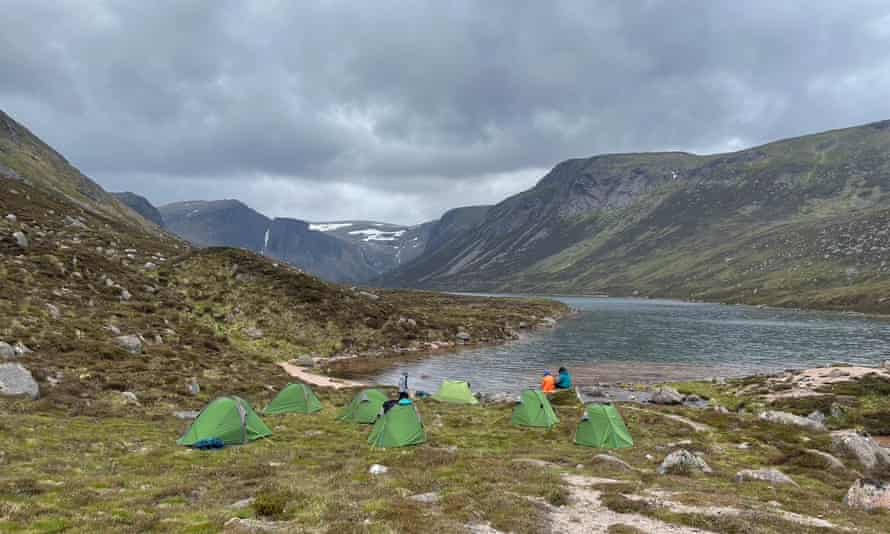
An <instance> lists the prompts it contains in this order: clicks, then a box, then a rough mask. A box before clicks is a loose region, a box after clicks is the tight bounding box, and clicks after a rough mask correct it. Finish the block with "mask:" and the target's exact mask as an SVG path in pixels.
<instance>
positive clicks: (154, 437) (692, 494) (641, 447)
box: [0, 391, 890, 532]
mask: <svg viewBox="0 0 890 534" xmlns="http://www.w3.org/2000/svg"><path fill="white" fill-rule="evenodd" d="M351 395H352V392H346V391H342V392H326V391H322V392H319V396H320V398H321V399H322V401H323V403H324V405H325V408H324V410H323V411H322V412H320V413H319V414H316V415H312V416H301V415H291V416H279V417H268V418H266V422H267V423H268V424H269V425H270V427H271V428H272V429H273V431H274V432H275V435H274V436H273V437H271V438H270V439H265V440H260V441H257V442H255V443H252V444H249V445H247V446H240V447H229V448H226V449H224V450H221V451H214V452H198V451H192V450H189V449H185V448H182V447H177V446H176V445H175V443H174V442H175V440H176V438H177V437H179V435H180V434H181V433H182V432H183V431H184V430H185V429H186V427H187V426H188V423H187V422H185V421H180V420H178V419H175V418H173V417H171V416H169V415H168V414H167V413H162V412H158V411H155V410H152V409H146V408H141V407H135V406H133V407H131V408H130V411H131V415H129V416H123V417H106V418H93V417H84V416H76V417H70V416H67V415H66V414H64V413H58V412H54V411H52V410H45V409H42V408H40V407H38V406H36V405H34V404H29V403H24V402H12V401H4V402H3V404H2V408H3V409H2V411H0V429H2V432H0V451H2V454H0V464H2V471H0V503H2V504H0V531H3V532H61V531H66V532H134V531H147V530H151V531H160V532H217V531H219V530H220V529H221V528H222V525H223V523H224V522H225V521H226V520H227V519H229V518H231V517H235V516H239V517H261V518H264V519H272V520H277V521H286V522H289V527H290V528H292V529H294V531H307V532H435V531H438V532H450V531H455V530H460V529H461V526H462V525H464V524H466V523H469V522H480V521H481V522H491V524H492V526H494V527H495V528H498V529H500V530H503V531H513V532H541V531H542V530H546V518H547V511H546V510H545V509H544V507H542V506H541V505H540V504H537V503H536V502H535V501H534V499H533V498H541V499H543V501H544V502H549V503H551V504H553V505H564V504H567V503H568V502H569V500H570V499H569V496H568V495H569V494H568V492H567V490H566V488H565V487H564V486H563V483H562V481H561V479H560V474H561V473H563V472H571V473H576V474H584V475H592V476H600V477H603V476H605V477H612V478H617V479H620V480H624V481H626V483H627V484H626V485H622V486H619V487H618V488H617V489H612V490H609V491H608V492H607V495H606V497H605V498H604V501H605V502H606V504H607V505H608V506H610V507H612V508H613V509H615V510H618V511H634V512H639V513H643V514H646V515H651V516H653V517H658V518H660V519H663V520H666V521H669V522H673V523H678V524H689V525H697V526H702V527H707V528H711V529H715V530H716V531H719V532H778V531H779V530H777V529H778V528H780V527H781V529H782V531H783V532H808V531H812V530H807V529H806V528H804V527H801V526H800V525H796V526H795V525H794V524H785V522H783V521H782V520H780V519H778V518H776V517H774V514H771V513H770V512H769V510H775V509H776V503H778V504H779V506H780V507H781V509H784V510H788V511H792V512H797V513H801V514H806V515H810V516H817V515H818V516H819V517H824V518H825V519H828V520H830V521H832V522H834V523H835V524H836V525H838V526H845V527H851V528H855V529H859V530H858V531H862V532H882V530H881V529H882V528H883V526H885V525H886V524H887V522H888V521H890V516H887V514H886V513H884V514H866V513H861V512H853V511H850V510H848V509H846V508H845V507H843V506H842V505H840V502H841V500H842V498H843V495H844V494H845V492H846V490H847V488H848V487H849V486H850V485H851V484H852V482H853V481H854V480H855V478H856V475H855V474H853V473H852V472H848V473H845V474H835V473H827V472H825V470H824V469H823V468H822V467H821V466H819V465H815V464H814V463H813V462H810V461H806V460H805V459H804V457H803V456H802V452H801V451H803V450H804V449H807V448H810V449H820V450H826V451H828V450H829V449H830V444H829V441H828V440H827V438H826V437H825V435H818V434H811V433H808V432H801V431H799V430H797V429H791V428H789V427H782V426H776V425H771V424H767V423H763V422H760V421H758V420H756V419H754V418H753V417H739V416H737V415H734V414H718V413H716V412H705V411H695V410H688V409H673V410H671V411H673V412H675V413H681V414H683V415H685V416H687V417H691V418H693V419H695V420H698V421H701V422H704V423H706V424H708V425H711V426H712V427H713V428H714V429H715V430H714V431H713V432H707V433H694V432H692V431H691V430H690V429H688V428H686V427H684V426H683V425H678V424H677V423H675V422H673V421H671V420H668V419H666V418H664V417H662V416H661V415H660V414H659V412H658V411H657V410H655V409H651V410H650V409H647V410H650V411H643V412H641V411H632V410H623V414H624V417H625V419H626V421H627V424H628V427H629V429H630V431H631V433H632V434H633V436H634V439H635V441H636V446H635V447H634V448H633V449H628V450H623V451H617V452H615V454H616V456H619V457H621V458H622V459H624V460H626V461H627V462H629V463H630V464H631V465H633V466H634V467H637V468H639V469H640V471H639V472H628V471H621V470H616V469H614V468H610V467H608V466H604V465H600V464H595V463H594V462H593V461H592V457H593V455H594V454H595V453H598V452H603V451H597V450H593V449H587V448H583V447H578V446H575V445H573V444H572V438H573V433H574V429H575V427H576V425H577V422H578V420H579V417H580V412H581V408H580V406H578V405H577V404H569V405H562V406H557V407H556V410H557V412H558V413H559V416H560V417H561V419H562V422H561V424H560V425H559V426H558V427H557V428H555V429H554V430H551V431H547V430H522V429H517V428H513V427H511V426H510V425H509V417H510V410H511V407H510V406H508V405H487V406H479V407H457V406H451V405H444V404H439V403H436V402H434V401H421V402H420V403H419V409H420V412H421V414H422V416H423V417H424V422H425V425H426V429H427V432H428V434H429V442H428V443H426V444H424V445H422V446H419V447H414V448H408V449H399V450H385V451H372V450H369V448H368V446H367V443H366V441H365V440H366V437H367V433H368V431H369V428H368V427H363V426H354V425H350V424H346V423H340V422H337V421H335V417H336V414H337V412H338V411H339V409H340V407H341V406H343V405H345V404H346V403H347V402H348V400H349V398H350V397H351ZM263 398H264V399H265V398H268V395H266V394H264V395H263ZM202 400H204V399H202ZM254 400H255V399H254ZM264 403H265V400H263V401H260V402H257V406H258V407H261V406H262V405H263V404H264ZM62 424H64V428H65V430H64V432H59V427H60V425H62ZM684 439H689V440H691V441H692V444H690V445H684V446H685V447H686V448H688V449H690V450H693V451H699V452H702V453H704V454H705V458H706V459H707V461H708V463H709V464H710V465H711V467H713V468H714V470H715V473H714V474H713V475H710V476H698V477H685V476H665V477H663V476H658V475H655V474H654V468H655V467H656V466H657V462H658V461H660V460H661V459H662V458H663V457H664V456H665V455H666V454H667V453H668V452H670V450H672V448H671V447H667V445H668V444H669V443H671V442H676V441H679V440H684ZM743 442H747V443H749V444H751V448H749V449H740V448H738V445H739V444H740V443H743ZM647 454H651V455H652V456H654V457H655V461H650V460H648V459H647V458H646V455H647ZM525 459H537V460H542V461H545V462H551V463H552V464H553V465H552V466H547V465H537V464H535V463H529V462H525V461H522V460H525ZM374 463H379V464H383V465H386V466H387V467H389V472H388V473H387V474H386V475H383V476H372V475H370V474H369V473H368V468H369V467H370V466H371V465H372V464H374ZM579 465H580V466H581V467H578V466H579ZM757 467H777V468H779V469H781V470H782V471H784V472H785V473H787V474H788V475H790V476H791V477H792V478H793V479H794V480H795V481H796V482H797V483H798V484H799V485H800V487H799V488H788V489H779V488H773V487H770V486H768V485H766V484H760V483H748V484H738V483H736V482H734V481H733V476H734V474H735V472H736V471H738V470H739V469H743V468H757ZM653 489H661V490H668V491H671V492H676V494H675V495H674V496H673V497H672V499H674V500H676V501H679V502H682V503H685V504H691V505H708V506H732V507H736V508H742V509H744V510H751V511H758V510H764V511H765V512H763V514H765V515H764V518H763V520H762V521H760V522H758V523H756V524H750V523H747V522H744V528H742V525H741V523H742V522H743V521H742V520H741V519H737V518H736V519H733V518H723V519H714V518H711V517H706V516H702V515H701V514H699V515H695V514H692V515H690V514H676V513H672V512H671V511H670V510H668V509H664V508H659V507H657V506H652V505H645V504H638V503H628V502H627V499H626V498H624V497H622V496H621V494H628V493H635V494H641V492H643V491H644V490H653ZM431 491H435V492H439V493H440V495H441V496H442V501H441V502H440V503H439V504H434V505H429V504H421V503H418V502H415V501H413V500H411V499H409V498H408V497H409V496H411V495H414V494H420V493H426V492H431ZM249 497H255V498H256V499H257V501H256V502H255V503H254V505H252V506H248V507H247V508H244V509H240V510H236V509H233V508H231V505H232V504H233V503H235V502H236V501H239V500H241V499H245V498H249ZM530 498H532V499H530ZM768 503H770V504H768ZM777 525H778V526H777ZM614 531H615V532H620V531H621V530H614ZM820 532H822V530H820Z"/></svg>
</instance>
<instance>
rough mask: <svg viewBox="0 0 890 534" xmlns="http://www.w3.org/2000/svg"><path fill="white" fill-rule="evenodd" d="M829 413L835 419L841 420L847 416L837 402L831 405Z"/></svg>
mask: <svg viewBox="0 0 890 534" xmlns="http://www.w3.org/2000/svg"><path fill="white" fill-rule="evenodd" d="M829 413H830V414H831V417H832V418H833V419H841V418H843V417H844V416H846V415H847V411H846V410H845V409H844V407H843V406H841V405H840V404H839V403H837V402H832V403H831V408H830V409H829Z"/></svg>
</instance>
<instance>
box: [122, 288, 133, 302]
mask: <svg viewBox="0 0 890 534" xmlns="http://www.w3.org/2000/svg"><path fill="white" fill-rule="evenodd" d="M131 298H133V295H131V294H130V292H129V291H127V290H126V288H121V300H122V301H124V302H126V301H128V300H130V299H131Z"/></svg>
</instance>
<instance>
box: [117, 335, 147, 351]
mask: <svg viewBox="0 0 890 534" xmlns="http://www.w3.org/2000/svg"><path fill="white" fill-rule="evenodd" d="M114 340H115V341H116V342H117V344H118V345H120V346H121V347H122V348H123V349H124V350H125V351H127V352H129V353H130V354H142V340H141V339H139V336H133V335H130V336H117V337H116V338H114Z"/></svg>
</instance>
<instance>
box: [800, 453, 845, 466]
mask: <svg viewBox="0 0 890 534" xmlns="http://www.w3.org/2000/svg"><path fill="white" fill-rule="evenodd" d="M804 452H805V453H807V454H808V455H810V456H812V457H815V458H818V459H819V460H820V461H821V462H822V464H823V467H824V468H825V469H830V470H832V471H846V470H847V468H846V466H844V462H842V461H840V460H838V459H837V458H836V457H835V456H833V455H831V454H828V453H827V452H823V451H820V450H816V449H804Z"/></svg>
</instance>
